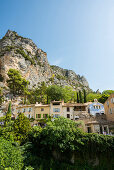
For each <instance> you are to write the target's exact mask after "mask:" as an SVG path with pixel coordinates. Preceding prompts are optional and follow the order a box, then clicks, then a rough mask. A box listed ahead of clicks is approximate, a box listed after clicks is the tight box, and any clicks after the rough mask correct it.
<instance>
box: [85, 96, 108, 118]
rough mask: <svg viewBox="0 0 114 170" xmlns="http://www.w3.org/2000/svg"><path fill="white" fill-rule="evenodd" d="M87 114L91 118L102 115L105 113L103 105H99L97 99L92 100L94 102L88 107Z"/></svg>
mask: <svg viewBox="0 0 114 170" xmlns="http://www.w3.org/2000/svg"><path fill="white" fill-rule="evenodd" d="M88 112H89V113H90V114H91V115H93V116H96V115H99V114H100V115H102V114H104V113H105V110H104V105H103V104H102V103H99V102H98V101H97V99H94V102H93V103H91V104H89V106H88Z"/></svg>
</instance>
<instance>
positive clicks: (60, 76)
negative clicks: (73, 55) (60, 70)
mask: <svg viewBox="0 0 114 170" xmlns="http://www.w3.org/2000/svg"><path fill="white" fill-rule="evenodd" d="M56 78H57V79H58V80H66V77H64V76H62V75H59V74H57V75H56Z"/></svg>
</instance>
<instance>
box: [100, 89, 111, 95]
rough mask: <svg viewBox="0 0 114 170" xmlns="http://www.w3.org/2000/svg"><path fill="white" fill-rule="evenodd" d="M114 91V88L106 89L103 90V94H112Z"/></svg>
mask: <svg viewBox="0 0 114 170" xmlns="http://www.w3.org/2000/svg"><path fill="white" fill-rule="evenodd" d="M112 93H114V90H104V91H103V92H102V94H106V95H110V94H112Z"/></svg>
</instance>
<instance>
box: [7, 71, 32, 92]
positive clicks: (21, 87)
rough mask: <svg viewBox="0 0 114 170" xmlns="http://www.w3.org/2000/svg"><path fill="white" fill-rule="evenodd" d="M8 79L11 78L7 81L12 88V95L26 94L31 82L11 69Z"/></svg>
mask: <svg viewBox="0 0 114 170" xmlns="http://www.w3.org/2000/svg"><path fill="white" fill-rule="evenodd" d="M8 77H9V79H8V80H7V83H8V87H9V88H10V91H11V93H13V95H16V94H23V93H24V92H26V90H27V86H28V84H29V81H27V80H26V79H24V78H22V76H21V74H20V72H19V71H18V70H16V69H9V71H8Z"/></svg>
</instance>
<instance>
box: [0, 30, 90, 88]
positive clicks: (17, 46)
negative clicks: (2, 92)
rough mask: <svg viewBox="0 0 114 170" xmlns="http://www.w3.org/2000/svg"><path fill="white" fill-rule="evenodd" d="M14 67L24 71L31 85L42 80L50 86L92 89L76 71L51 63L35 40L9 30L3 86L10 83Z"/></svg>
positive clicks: (0, 50) (3, 45) (1, 49)
mask: <svg viewBox="0 0 114 170" xmlns="http://www.w3.org/2000/svg"><path fill="white" fill-rule="evenodd" d="M10 68H14V69H17V70H20V72H21V74H22V76H23V77H24V78H26V79H27V80H29V82H30V86H29V88H32V87H36V86H37V85H38V84H40V83H41V82H42V81H44V82H45V83H46V84H47V85H51V84H57V85H61V86H66V85H67V86H71V87H73V88H74V89H83V88H85V89H86V90H90V88H89V85H88V82H87V80H86V79H85V78H84V77H83V76H80V75H77V74H76V73H75V72H73V71H72V70H67V69H62V68H60V67H58V66H50V65H49V63H48V60H47V54H46V53H45V52H44V51H42V50H41V49H40V48H38V47H37V46H36V45H35V44H34V43H33V41H32V40H31V39H28V38H23V37H21V36H19V35H18V34H17V33H16V32H14V31H10V30H8V31H7V33H6V35H5V36H4V37H3V38H2V39H1V40H0V86H4V85H6V86H7V83H6V80H7V78H8V77H7V72H8V70H9V69H10Z"/></svg>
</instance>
